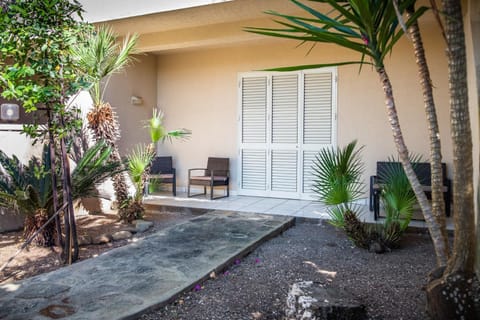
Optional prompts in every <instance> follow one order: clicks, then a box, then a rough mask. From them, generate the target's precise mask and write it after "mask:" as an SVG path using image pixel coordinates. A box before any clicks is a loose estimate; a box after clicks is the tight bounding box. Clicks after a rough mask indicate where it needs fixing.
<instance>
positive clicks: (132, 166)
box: [127, 145, 155, 199]
mask: <svg viewBox="0 0 480 320" xmlns="http://www.w3.org/2000/svg"><path fill="white" fill-rule="evenodd" d="M154 156H155V154H154V153H153V151H152V150H151V148H148V147H147V146H142V145H137V148H136V149H133V151H132V152H131V153H130V154H129V155H128V156H127V159H128V173H129V174H130V177H131V179H132V182H133V184H134V185H135V189H136V193H135V199H139V198H140V197H141V195H142V193H143V181H144V175H145V174H146V172H145V171H146V170H147V168H148V166H149V165H150V162H152V160H153V157H154Z"/></svg>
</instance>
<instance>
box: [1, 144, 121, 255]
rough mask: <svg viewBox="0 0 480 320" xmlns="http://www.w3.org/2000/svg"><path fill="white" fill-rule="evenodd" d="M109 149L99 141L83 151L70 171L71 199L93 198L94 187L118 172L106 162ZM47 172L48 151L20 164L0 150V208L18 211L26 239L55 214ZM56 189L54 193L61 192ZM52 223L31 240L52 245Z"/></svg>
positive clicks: (58, 188) (51, 186) (48, 173)
mask: <svg viewBox="0 0 480 320" xmlns="http://www.w3.org/2000/svg"><path fill="white" fill-rule="evenodd" d="M110 153H111V148H110V147H108V146H107V145H106V143H104V142H99V143H97V144H95V145H94V146H93V147H91V148H90V149H88V150H87V151H86V152H85V155H84V156H83V158H81V159H80V161H79V162H78V163H77V165H76V167H75V169H74V170H73V171H72V199H73V200H76V199H79V198H81V197H88V196H95V195H96V190H95V185H96V184H98V183H100V182H102V181H103V180H104V179H106V178H108V177H111V176H112V175H113V174H116V173H118V172H120V170H122V169H121V168H120V163H118V162H112V161H110V160H108V158H109V157H110ZM51 174H52V173H51V170H50V148H49V147H48V146H45V147H44V149H43V153H42V157H41V158H37V157H35V156H33V157H32V158H31V159H30V161H29V162H28V164H26V165H24V164H22V163H21V162H20V161H19V159H18V158H17V157H16V156H14V155H13V156H11V157H9V156H7V155H6V154H5V153H4V152H3V151H1V150H0V207H4V208H9V209H14V210H18V211H19V212H20V213H23V214H25V215H26V217H25V228H24V237H25V239H28V238H30V236H32V235H33V234H34V233H35V232H36V231H37V230H38V229H39V228H40V227H42V226H43V225H44V224H45V223H46V222H47V221H48V219H49V218H50V217H51V216H52V215H54V214H55V212H54V210H53V209H54V199H53V189H54V187H53V185H52V179H51ZM61 189H62V188H61V186H57V190H61ZM56 232H57V231H56V229H55V224H54V223H53V222H51V223H49V224H48V225H47V226H46V227H45V228H44V229H43V231H42V232H41V233H39V234H38V235H37V236H36V237H35V239H34V240H35V243H36V244H38V245H42V246H51V245H53V244H54V239H55V234H56Z"/></svg>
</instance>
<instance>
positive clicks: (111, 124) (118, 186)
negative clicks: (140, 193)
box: [87, 103, 128, 220]
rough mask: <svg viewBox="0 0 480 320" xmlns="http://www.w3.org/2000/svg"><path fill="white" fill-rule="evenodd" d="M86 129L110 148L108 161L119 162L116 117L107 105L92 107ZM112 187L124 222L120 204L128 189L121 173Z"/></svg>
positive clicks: (123, 213) (117, 175)
mask: <svg viewBox="0 0 480 320" xmlns="http://www.w3.org/2000/svg"><path fill="white" fill-rule="evenodd" d="M87 119H88V127H89V128H90V130H92V132H93V134H94V137H95V140H96V141H100V140H104V141H105V142H106V143H107V144H108V145H109V146H110V147H111V148H112V153H111V154H110V159H111V160H113V161H119V162H121V157H120V153H119V151H118V146H117V143H116V142H117V140H118V138H119V137H120V129H119V124H118V120H117V115H116V113H115V111H114V110H113V108H112V107H111V105H110V104H109V103H103V104H101V105H98V106H94V108H93V110H92V111H90V112H89V113H88V115H87ZM113 187H114V190H115V197H116V198H117V205H118V207H119V210H118V213H119V216H120V218H121V219H123V220H125V219H126V217H125V212H124V210H123V209H122V204H123V203H124V202H125V201H126V200H127V199H128V187H127V183H126V180H125V176H124V175H123V172H121V173H119V174H116V175H115V176H114V177H113Z"/></svg>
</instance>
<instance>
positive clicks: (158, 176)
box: [145, 157, 177, 196]
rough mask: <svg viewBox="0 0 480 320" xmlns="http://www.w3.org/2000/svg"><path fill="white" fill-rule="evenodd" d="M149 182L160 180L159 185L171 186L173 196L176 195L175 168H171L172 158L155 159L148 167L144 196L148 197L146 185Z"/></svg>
mask: <svg viewBox="0 0 480 320" xmlns="http://www.w3.org/2000/svg"><path fill="white" fill-rule="evenodd" d="M151 180H160V181H158V183H160V184H171V185H172V194H173V196H176V195H177V189H176V185H177V181H176V174H175V168H173V164H172V157H155V158H154V159H153V161H152V165H151V166H150V172H149V175H148V179H147V183H146V185H145V195H148V185H149V184H150V181H151Z"/></svg>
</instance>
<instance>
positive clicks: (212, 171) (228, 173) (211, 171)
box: [210, 170, 230, 178]
mask: <svg viewBox="0 0 480 320" xmlns="http://www.w3.org/2000/svg"><path fill="white" fill-rule="evenodd" d="M218 171H222V173H223V172H225V171H226V172H227V178H230V170H210V176H211V177H212V178H213V176H221V175H218V174H215V172H218Z"/></svg>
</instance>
